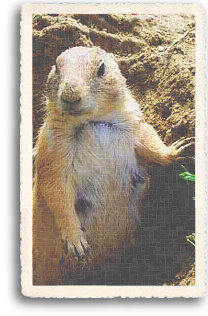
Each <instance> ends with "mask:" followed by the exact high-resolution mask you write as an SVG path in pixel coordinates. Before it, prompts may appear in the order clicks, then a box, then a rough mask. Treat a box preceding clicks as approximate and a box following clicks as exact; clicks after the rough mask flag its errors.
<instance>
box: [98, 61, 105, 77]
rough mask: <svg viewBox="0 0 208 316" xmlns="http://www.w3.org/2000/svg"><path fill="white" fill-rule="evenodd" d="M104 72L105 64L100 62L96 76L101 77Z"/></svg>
mask: <svg viewBox="0 0 208 316" xmlns="http://www.w3.org/2000/svg"><path fill="white" fill-rule="evenodd" d="M104 74H105V64H104V63H102V64H101V65H100V67H99V69H98V72H97V75H98V77H102V76H103V75H104Z"/></svg>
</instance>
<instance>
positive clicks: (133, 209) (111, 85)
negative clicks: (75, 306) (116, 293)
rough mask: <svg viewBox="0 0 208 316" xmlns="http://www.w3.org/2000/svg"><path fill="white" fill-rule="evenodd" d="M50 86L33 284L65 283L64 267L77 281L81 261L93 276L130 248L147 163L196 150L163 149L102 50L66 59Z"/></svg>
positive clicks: (41, 144)
mask: <svg viewBox="0 0 208 316" xmlns="http://www.w3.org/2000/svg"><path fill="white" fill-rule="evenodd" d="M47 87H48V88H47V102H46V118H45V122H44V124H43V126H42V128H41V130H40V133H39V136H38V139H37V143H36V158H35V176H34V189H33V283H34V285H49V284H51V285H52V284H63V283H64V281H63V274H64V272H63V270H62V268H63V264H62V263H63V261H64V269H67V270H68V271H69V272H70V273H72V274H73V272H74V271H75V270H76V268H77V267H78V266H79V264H78V262H79V261H80V260H84V261H85V260H86V263H87V267H89V269H90V267H95V266H99V265H100V264H102V263H104V262H105V261H106V260H114V258H115V257H116V256H117V254H119V253H120V252H121V251H122V250H123V249H124V248H126V247H128V246H129V245H131V243H132V241H133V240H134V235H135V231H136V228H137V223H138V221H139V217H140V206H141V201H142V197H143V195H144V192H145V190H146V188H147V182H148V181H147V166H148V163H150V162H155V163H159V164H161V165H164V166H166V165H168V164H170V163H172V162H174V161H176V160H177V159H178V157H179V155H180V153H181V152H182V151H183V150H184V149H185V148H186V147H188V146H189V145H190V144H191V143H190V142H189V143H187V140H185V139H182V140H179V141H177V142H175V143H174V144H173V145H171V146H170V147H167V146H165V145H164V144H163V142H162V141H161V139H160V138H159V136H158V135H157V133H156V131H155V130H154V129H153V128H152V127H151V126H150V125H148V124H147V123H145V121H144V117H143V114H142V112H141V110H140V107H139V104H138V103H137V102H136V101H135V100H134V99H133V97H132V96H131V93H130V91H129V89H128V88H127V86H126V80H125V78H124V77H123V76H122V75H121V73H120V70H119V67H118V65H117V63H116V60H115V58H114V56H113V55H112V54H108V53H106V52H105V51H104V50H102V49H100V48H97V47H94V48H85V47H74V48H71V49H69V50H66V51H65V52H63V53H62V54H61V55H60V56H58V57H57V59H56V65H54V66H53V67H52V69H51V72H50V74H49V76H48V81H47ZM66 262H67V263H66Z"/></svg>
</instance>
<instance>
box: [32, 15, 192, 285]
mask: <svg viewBox="0 0 208 316" xmlns="http://www.w3.org/2000/svg"><path fill="white" fill-rule="evenodd" d="M74 46H88V47H91V46H100V47H101V48H103V49H105V50H106V51H107V52H111V53H114V54H115V56H116V58H117V61H118V63H119V66H120V69H121V71H122V74H123V75H124V76H125V77H126V78H127V84H128V85H129V88H130V89H131V91H132V93H133V95H134V97H135V99H136V100H137V101H138V103H140V105H141V108H142V110H143V112H144V114H145V117H146V121H147V122H149V123H150V124H151V125H153V126H154V128H155V129H156V130H157V132H158V133H159V135H160V136H161V138H162V139H163V141H164V142H165V143H166V144H167V145H168V144H171V143H172V142H174V141H175V140H177V139H179V138H180V137H183V136H185V137H192V136H194V135H195V19H194V16H193V15H185V14H183V15H182V14H181V15H177V14H176V15H141V14H129V15H122V14H111V15H84V14H81V15H78V14H76V15H74V14H71V15H63V14H60V15H57V14H53V15H47V14H44V15H38V14H36V15H34V17H33V132H34V143H35V139H36V136H37V133H38V129H39V127H40V126H41V124H42V122H43V119H44V99H45V98H44V89H45V83H46V80H47V76H48V73H49V71H50V69H51V66H52V65H53V64H55V60H56V57H57V56H58V55H59V54H60V53H61V52H63V51H64V50H66V49H68V48H69V47H74ZM186 156H188V157H187V158H185V159H184V161H183V165H184V166H185V167H186V169H187V170H188V171H189V172H191V173H195V168H194V158H193V157H194V148H190V150H189V152H188V153H186ZM182 172H184V170H183V168H182V167H181V164H176V165H173V166H170V167H167V168H162V167H160V166H155V165H152V166H150V168H149V174H150V175H151V184H150V190H149V193H148V195H147V197H146V198H145V200H144V206H143V216H142V227H141V231H140V232H138V236H139V242H138V244H137V245H136V246H133V247H132V249H131V250H128V251H130V256H129V257H132V258H134V257H135V256H133V255H132V256H131V253H132V252H133V253H137V254H138V253H139V255H137V262H135V261H134V260H133V259H132V263H131V265H130V268H129V270H128V272H127V271H126V268H125V258H126V257H127V253H128V251H127V253H125V255H124V257H123V261H122V262H123V264H121V265H120V266H119V271H120V272H119V273H120V275H119V277H118V275H117V277H118V278H120V280H121V279H122V284H145V285H194V284H195V267H194V262H195V252H194V249H193V248H194V247H193V246H192V245H191V244H189V243H188V242H187V241H186V236H187V235H190V234H192V233H193V232H194V229H195V203H194V199H193V197H194V187H193V186H192V185H191V184H187V183H186V181H184V180H183V179H180V177H179V174H180V173H182ZM135 247H136V248H135ZM103 269H104V270H103V271H104V272H102V273H103V275H104V274H105V283H106V284H119V281H117V278H116V277H115V276H114V277H113V276H110V277H109V273H108V272H107V271H106V267H105V268H103ZM103 275H102V277H101V279H103ZM128 276H129V277H128ZM132 276H133V277H132ZM98 279H99V278H97V280H98ZM89 284H90V282H89ZM98 284H99V281H98Z"/></svg>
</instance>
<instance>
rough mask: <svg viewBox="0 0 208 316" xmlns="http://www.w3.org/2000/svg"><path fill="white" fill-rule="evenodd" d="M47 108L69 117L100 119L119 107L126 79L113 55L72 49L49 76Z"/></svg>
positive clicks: (81, 48)
mask: <svg viewBox="0 0 208 316" xmlns="http://www.w3.org/2000/svg"><path fill="white" fill-rule="evenodd" d="M47 84H48V95H47V96H48V100H49V110H50V107H52V108H54V107H55V108H57V109H58V110H59V111H62V112H65V113H66V114H68V115H71V116H74V117H75V116H76V117H79V116H86V115H87V116H88V115H89V116H95V117H96V116H99V115H103V114H108V113H110V112H111V111H114V110H116V108H118V107H120V106H122V104H123V103H124V99H125V91H126V80H125V78H124V77H123V76H122V75H121V72H120V70H119V68H118V65H117V63H116V61H115V58H114V56H113V54H108V53H106V52H105V51H104V50H102V49H100V48H97V47H94V48H87V47H74V48H71V49H69V50H66V51H65V52H63V53H62V54H61V55H60V56H58V57H57V59H56V65H54V66H53V67H52V70H51V72H50V74H49V76H48V81H47Z"/></svg>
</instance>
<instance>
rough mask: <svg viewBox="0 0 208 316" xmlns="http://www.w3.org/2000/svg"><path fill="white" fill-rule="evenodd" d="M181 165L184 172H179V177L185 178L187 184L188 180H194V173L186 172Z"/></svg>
mask: <svg viewBox="0 0 208 316" xmlns="http://www.w3.org/2000/svg"><path fill="white" fill-rule="evenodd" d="M181 167H183V168H184V170H185V172H183V173H180V174H179V177H180V178H181V179H184V180H186V181H187V184H189V181H195V174H192V173H190V172H188V170H187V169H186V168H185V167H184V166H183V165H181Z"/></svg>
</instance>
